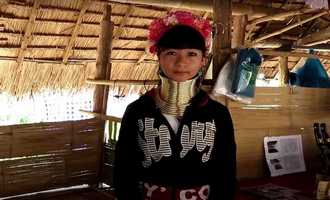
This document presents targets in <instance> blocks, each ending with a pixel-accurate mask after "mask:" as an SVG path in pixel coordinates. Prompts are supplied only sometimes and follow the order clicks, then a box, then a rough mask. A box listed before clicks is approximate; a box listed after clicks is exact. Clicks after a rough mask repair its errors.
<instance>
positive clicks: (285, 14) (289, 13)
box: [249, 8, 315, 25]
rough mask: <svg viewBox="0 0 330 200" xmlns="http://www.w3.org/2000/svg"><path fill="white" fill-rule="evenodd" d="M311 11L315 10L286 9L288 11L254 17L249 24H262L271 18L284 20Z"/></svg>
mask: <svg viewBox="0 0 330 200" xmlns="http://www.w3.org/2000/svg"><path fill="white" fill-rule="evenodd" d="M311 11H315V10H314V9H311V8H304V9H301V10H293V11H286V12H282V13H276V14H272V15H268V16H264V17H260V18H257V19H254V20H252V21H250V22H249V25H257V24H260V23H263V22H268V21H271V20H275V21H282V20H285V19H286V18H288V17H291V16H296V15H301V14H305V13H308V12H311Z"/></svg>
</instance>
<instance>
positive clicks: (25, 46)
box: [0, 0, 330, 96]
mask: <svg viewBox="0 0 330 200" xmlns="http://www.w3.org/2000/svg"><path fill="white" fill-rule="evenodd" d="M123 1H124V0H123ZM194 1H195V2H197V1H196V0H194ZM124 2H130V1H127V0H125V1H124ZM151 2H155V0H153V1H151ZM159 2H161V1H159ZM200 2H202V4H203V1H202V0H201V1H200ZM235 2H236V3H237V2H238V3H241V4H242V5H249V6H250V5H255V8H259V7H260V6H262V8H265V7H266V8H267V9H268V12H269V9H270V8H274V9H276V12H275V13H274V14H277V13H278V12H287V11H292V10H294V11H297V10H300V9H302V8H306V5H305V4H304V2H302V1H284V0H277V1H272V2H273V3H271V1H267V2H265V1H256V0H255V1H235ZM106 3H110V4H111V6H112V21H113V22H114V24H115V29H114V36H113V37H114V38H113V43H112V55H111V57H112V58H111V60H112V70H111V77H110V79H111V80H156V79H158V78H157V67H158V66H157V61H156V57H155V56H153V55H151V54H149V53H148V52H147V51H146V50H147V46H148V42H147V33H148V31H147V29H148V25H149V23H150V22H151V21H152V20H153V19H155V18H157V17H160V16H163V15H165V14H166V13H167V12H168V11H170V10H174V9H175V8H171V7H165V6H160V5H158V6H156V5H145V4H130V3H120V0H116V1H101V0H98V1H91V0H68V1H58V0H42V1H41V0H0V47H1V48H0V91H2V92H8V93H10V94H13V95H16V96H21V95H24V94H31V93H32V94H34V93H36V92H39V91H41V90H43V89H45V88H50V89H55V90H59V89H70V90H73V91H77V90H79V89H81V88H83V87H92V85H90V84H86V82H85V81H86V79H87V78H93V73H94V70H95V65H96V59H97V46H98V40H99V35H100V29H101V26H100V22H101V20H102V13H103V11H104V6H105V4H106ZM204 4H205V1H204ZM185 8H187V7H185ZM235 9H236V7H235ZM191 11H192V12H194V13H195V14H198V15H200V16H204V17H206V18H209V19H210V20H211V18H212V13H211V10H207V11H205V10H204V11H201V10H198V9H196V8H192V9H191ZM274 11H275V10H274ZM235 12H236V11H235ZM301 12H302V13H299V14H297V13H296V14H295V15H292V14H291V15H289V14H287V15H285V16H282V17H281V19H280V20H279V19H276V20H269V21H265V22H260V23H259V22H257V23H254V24H253V22H256V21H253V20H255V19H256V17H259V18H260V16H256V15H252V14H251V13H250V16H248V20H249V24H248V25H247V26H246V44H252V43H253V41H255V40H256V39H258V38H260V37H262V36H265V35H267V34H269V33H273V32H275V31H277V30H280V29H283V28H284V27H287V26H290V25H292V24H295V23H297V22H299V21H303V20H305V19H308V18H310V17H312V16H315V15H317V14H319V13H321V12H322V11H320V10H310V9H307V10H306V9H305V10H303V11H301ZM236 15H237V13H236V14H235V16H236ZM263 19H265V18H263ZM266 19H267V18H266ZM329 22H330V16H329V14H327V13H326V14H324V15H322V16H319V17H316V18H315V19H312V20H310V21H309V22H306V23H304V24H303V25H299V26H297V27H295V28H293V29H290V30H288V31H285V32H283V33H281V34H277V35H275V36H272V37H269V38H267V39H263V40H262V41H260V42H258V43H253V45H255V46H258V47H261V48H262V49H267V48H265V47H267V46H269V45H273V46H272V48H274V47H277V49H278V50H282V51H292V50H293V51H296V52H304V51H305V50H303V49H304V48H305V46H306V45H308V44H311V43H313V42H314V41H313V42H310V41H309V43H308V42H304V41H303V42H301V40H299V39H301V38H306V37H307V36H308V35H310V34H312V33H313V32H316V31H320V30H321V31H322V29H325V28H327V27H328V26H329ZM235 28H236V27H233V30H235ZM324 37H328V38H321V39H323V40H324V41H323V42H322V41H321V42H320V43H325V44H327V41H326V40H325V39H329V38H330V36H324ZM109 39H110V38H109ZM297 41H300V43H299V45H298V43H297ZM274 45H275V46H274ZM294 46H296V47H299V48H298V49H292V47H294ZM322 48H325V49H330V47H329V48H328V46H324V47H322ZM265 54H267V52H265ZM320 54H324V55H326V54H327V52H320ZM326 58H327V57H326ZM278 61H279V56H278V55H273V56H269V55H268V56H266V57H265V62H264V63H263V66H262V69H261V73H264V74H265V76H266V77H267V78H273V77H274V76H275V75H276V74H277V72H278V63H279V62H278ZM299 62H300V63H301V58H300V57H296V56H295V57H292V56H289V68H290V69H292V68H294V67H295V66H296V65H297V63H298V64H299ZM322 62H323V63H324V66H325V67H326V69H328V67H329V66H328V65H329V64H328V58H327V59H322ZM141 88H142V89H144V88H143V87H141ZM126 89H129V87H127V88H126Z"/></svg>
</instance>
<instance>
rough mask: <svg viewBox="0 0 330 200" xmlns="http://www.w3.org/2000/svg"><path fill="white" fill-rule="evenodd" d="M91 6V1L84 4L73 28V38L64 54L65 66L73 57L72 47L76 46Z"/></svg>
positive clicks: (86, 0) (85, 0)
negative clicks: (83, 21)
mask: <svg viewBox="0 0 330 200" xmlns="http://www.w3.org/2000/svg"><path fill="white" fill-rule="evenodd" d="M90 4H91V0H84V2H83V4H82V8H81V10H80V13H79V16H78V19H77V23H76V24H75V26H74V28H73V31H72V34H71V38H70V40H69V42H68V45H67V46H66V48H65V50H64V53H63V63H64V64H67V62H68V59H69V57H70V55H71V51H72V47H73V46H74V43H75V41H76V38H77V36H78V30H79V28H80V25H81V23H82V20H83V16H84V14H85V13H86V11H87V9H88V7H89V6H90Z"/></svg>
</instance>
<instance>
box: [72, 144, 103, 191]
mask: <svg viewBox="0 0 330 200" xmlns="http://www.w3.org/2000/svg"><path fill="white" fill-rule="evenodd" d="M98 167H99V165H98V155H97V151H96V150H90V149H87V150H73V151H72V154H71V155H69V156H68V157H67V170H68V180H69V181H68V183H69V184H70V185H76V184H81V183H89V184H92V183H95V182H96V178H97V170H98Z"/></svg>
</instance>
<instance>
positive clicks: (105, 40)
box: [93, 4, 114, 183]
mask: <svg viewBox="0 0 330 200" xmlns="http://www.w3.org/2000/svg"><path fill="white" fill-rule="evenodd" d="M113 27H114V24H113V23H112V22H111V5H110V4H107V5H106V6H105V8H104V12H103V20H102V22H101V34H100V38H99V45H98V58H97V61H96V73H95V78H94V79H101V80H105V79H110V73H111V62H110V59H111V45H112V36H113ZM108 93H109V87H107V86H104V85H96V86H95V91H94V107H93V112H95V113H99V114H103V115H104V114H106V110H107V101H108ZM104 125H105V123H104V124H103V127H104ZM103 138H104V135H103V133H102V134H100V137H99V145H98V148H97V153H98V154H97V155H98V156H99V158H98V161H99V165H100V166H98V171H97V183H99V182H100V181H101V176H102V168H103V149H104V148H103V146H104V144H103V143H104V142H103Z"/></svg>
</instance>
